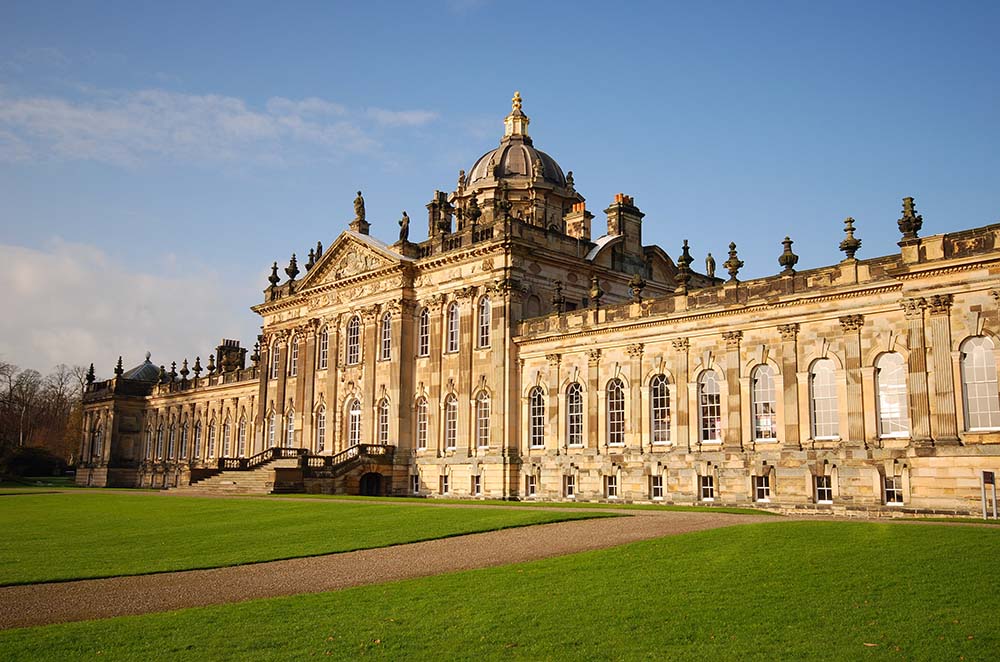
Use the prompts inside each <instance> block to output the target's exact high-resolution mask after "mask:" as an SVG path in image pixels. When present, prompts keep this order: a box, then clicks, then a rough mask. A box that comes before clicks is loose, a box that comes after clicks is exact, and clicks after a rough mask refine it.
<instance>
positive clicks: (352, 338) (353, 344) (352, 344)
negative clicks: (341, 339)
mask: <svg viewBox="0 0 1000 662" xmlns="http://www.w3.org/2000/svg"><path fill="white" fill-rule="evenodd" d="M360 361H361V319H360V318H359V317H358V316H357V315H355V316H354V317H352V318H351V321H350V322H348V323H347V365H355V364H357V363H359V362H360Z"/></svg>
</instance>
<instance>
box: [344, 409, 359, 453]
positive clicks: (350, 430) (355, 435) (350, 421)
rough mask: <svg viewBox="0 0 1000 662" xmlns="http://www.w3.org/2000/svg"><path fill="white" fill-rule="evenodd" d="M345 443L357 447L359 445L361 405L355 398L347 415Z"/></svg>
mask: <svg viewBox="0 0 1000 662" xmlns="http://www.w3.org/2000/svg"><path fill="white" fill-rule="evenodd" d="M347 443H348V445H350V446H357V445H358V444H360V443H361V403H360V402H359V401H358V400H357V398H355V399H354V400H352V401H351V407H350V409H349V410H348V414H347Z"/></svg>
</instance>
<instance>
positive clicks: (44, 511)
mask: <svg viewBox="0 0 1000 662" xmlns="http://www.w3.org/2000/svg"><path fill="white" fill-rule="evenodd" d="M599 515H601V513H594V512H589V513H587V512H582V513H572V512H561V513H560V512H548V511H537V512H535V511H524V510H501V509H492V508H478V509H467V508H431V507H416V508H415V507H412V506H400V505H395V504H373V503H361V502H343V501H304V500H303V501H278V500H261V499H210V498H198V497H173V496H158V495H144V494H108V493H93V492H82V493H71V494H19V495H11V496H0V531H3V532H4V533H3V535H2V536H0V585H6V584H23V583H31V582H40V581H58V580H66V579H79V578H89V577H110V576H115V575H134V574H144V573H150V572H162V571H167V570H188V569H193V568H214V567H218V566H226V565H237V564H241V563H253V562H257V561H271V560H275V559H287V558H293V557H300V556H313V555H316V554H329V553H331V552H344V551H349V550H354V549H363V548H370V547H384V546H386V545H394V544H399V543H405V542H414V541H417V540H429V539H432V538H442V537H445V536H453V535H458V534H463V533H472V532H475V531H489V530H493V529H501V528H505V527H511V526H523V525H528V524H539V523H543V522H557V521H564V520H569V519H584V518H588V517H594V516H599Z"/></svg>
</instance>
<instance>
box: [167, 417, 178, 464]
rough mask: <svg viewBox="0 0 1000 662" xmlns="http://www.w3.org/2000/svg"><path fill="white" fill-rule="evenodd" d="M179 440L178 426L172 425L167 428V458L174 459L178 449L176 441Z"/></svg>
mask: <svg viewBox="0 0 1000 662" xmlns="http://www.w3.org/2000/svg"><path fill="white" fill-rule="evenodd" d="M176 441H177V426H176V425H171V426H170V429H169V430H167V458H168V459H170V460H172V459H174V453H175V451H176V448H175V443H176Z"/></svg>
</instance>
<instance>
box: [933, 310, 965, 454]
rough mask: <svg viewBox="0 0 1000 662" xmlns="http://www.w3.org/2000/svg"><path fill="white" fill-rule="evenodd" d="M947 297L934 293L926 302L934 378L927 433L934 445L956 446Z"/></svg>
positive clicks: (949, 318)
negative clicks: (929, 323) (929, 425)
mask: <svg viewBox="0 0 1000 662" xmlns="http://www.w3.org/2000/svg"><path fill="white" fill-rule="evenodd" d="M952 300H953V297H952V295H950V294H935V295H934V296H932V297H931V298H930V301H929V302H928V303H929V305H928V310H929V311H930V318H931V319H930V322H931V370H932V372H933V375H934V407H933V409H932V413H931V434H932V436H933V438H934V443H935V444H942V443H944V444H949V443H950V444H955V443H958V412H957V410H956V409H955V379H954V375H953V373H952V359H951V305H952Z"/></svg>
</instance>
